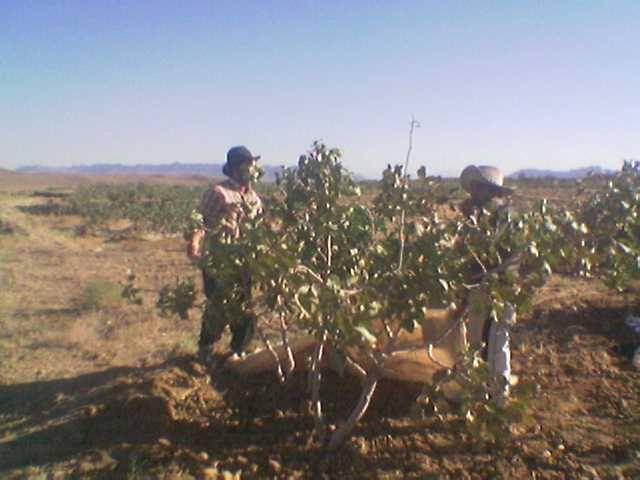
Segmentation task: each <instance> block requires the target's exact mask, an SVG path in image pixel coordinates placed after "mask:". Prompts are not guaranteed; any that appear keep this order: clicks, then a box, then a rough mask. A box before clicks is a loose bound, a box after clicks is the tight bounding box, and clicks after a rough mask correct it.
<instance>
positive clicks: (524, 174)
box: [509, 166, 616, 180]
mask: <svg viewBox="0 0 640 480" xmlns="http://www.w3.org/2000/svg"><path fill="white" fill-rule="evenodd" d="M615 173H616V171H615V170H608V169H605V168H602V167H597V166H593V167H584V168H576V169H574V170H540V169H535V168H525V169H522V170H518V171H517V172H513V173H512V174H511V175H509V178H512V179H525V178H557V179H561V180H572V179H578V178H584V177H587V176H589V175H613V174H615Z"/></svg>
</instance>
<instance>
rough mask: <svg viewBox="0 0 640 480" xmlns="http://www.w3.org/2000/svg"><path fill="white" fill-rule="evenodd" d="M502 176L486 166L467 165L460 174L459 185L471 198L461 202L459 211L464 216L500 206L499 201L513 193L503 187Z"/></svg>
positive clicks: (497, 170)
mask: <svg viewBox="0 0 640 480" xmlns="http://www.w3.org/2000/svg"><path fill="white" fill-rule="evenodd" d="M503 183H504V176H503V175H502V172H501V171H500V169H498V168H496V167H489V166H486V165H482V166H478V167H477V166H475V165H469V166H468V167H466V168H465V169H464V170H463V171H462V173H461V174H460V185H461V186H462V188H463V189H464V190H465V191H467V192H468V193H469V194H470V195H471V196H470V197H469V198H468V199H467V200H465V201H464V202H462V204H461V206H460V207H461V210H462V213H463V214H464V215H465V216H467V217H468V216H470V215H472V214H473V212H474V210H476V209H478V210H482V209H487V208H490V207H491V206H492V205H493V206H502V205H501V203H502V202H501V200H500V199H502V198H504V197H508V196H509V195H511V194H512V193H513V190H512V189H510V188H507V187H505V186H503Z"/></svg>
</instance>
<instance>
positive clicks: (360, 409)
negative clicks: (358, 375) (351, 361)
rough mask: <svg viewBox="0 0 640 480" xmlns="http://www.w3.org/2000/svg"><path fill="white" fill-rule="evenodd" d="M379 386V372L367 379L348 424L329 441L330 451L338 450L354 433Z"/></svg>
mask: <svg viewBox="0 0 640 480" xmlns="http://www.w3.org/2000/svg"><path fill="white" fill-rule="evenodd" d="M377 385H378V375H377V372H376V373H373V374H370V375H369V376H367V379H366V381H365V383H364V385H363V387H362V392H361V393H360V398H359V399H358V403H357V404H356V406H355V408H354V409H353V411H352V412H351V415H349V418H348V419H347V421H346V422H344V423H343V424H342V425H341V426H340V428H338V429H337V430H336V431H335V432H333V434H332V435H331V440H330V441H329V447H328V449H329V451H334V450H336V449H337V448H338V447H339V446H340V445H341V444H342V442H343V441H344V439H345V438H346V437H347V436H348V435H349V434H350V433H351V432H352V431H353V429H354V428H355V426H356V424H357V423H358V421H359V420H360V419H361V418H362V416H363V415H364V414H365V412H366V411H367V409H368V408H369V404H370V403H371V399H372V398H373V394H374V393H375V391H376V386H377Z"/></svg>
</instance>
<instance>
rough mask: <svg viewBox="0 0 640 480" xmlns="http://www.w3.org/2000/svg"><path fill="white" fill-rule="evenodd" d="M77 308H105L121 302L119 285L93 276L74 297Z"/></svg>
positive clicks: (113, 306) (116, 305) (115, 305)
mask: <svg viewBox="0 0 640 480" xmlns="http://www.w3.org/2000/svg"><path fill="white" fill-rule="evenodd" d="M76 303H77V306H78V308H81V309H83V310H105V309H110V308H115V307H119V306H120V305H121V304H122V296H121V290H120V287H119V286H118V285H117V284H115V283H113V282H110V281H109V280H106V279H104V278H99V277H97V278H93V279H92V280H90V281H89V282H88V283H87V284H86V285H85V286H84V288H83V289H82V293H81V294H80V296H79V297H78V298H77V299H76Z"/></svg>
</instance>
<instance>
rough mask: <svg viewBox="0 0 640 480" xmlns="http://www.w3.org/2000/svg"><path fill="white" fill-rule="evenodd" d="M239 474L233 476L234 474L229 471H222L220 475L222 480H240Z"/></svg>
mask: <svg viewBox="0 0 640 480" xmlns="http://www.w3.org/2000/svg"><path fill="white" fill-rule="evenodd" d="M238 473H239V474H240V473H242V472H241V471H240V472H238ZM239 474H234V473H232V472H230V471H229V470H223V471H222V472H221V474H220V475H221V477H222V479H223V480H236V478H240V475H239Z"/></svg>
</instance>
